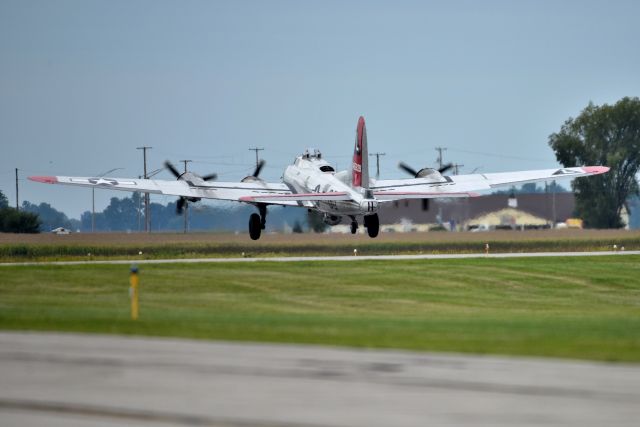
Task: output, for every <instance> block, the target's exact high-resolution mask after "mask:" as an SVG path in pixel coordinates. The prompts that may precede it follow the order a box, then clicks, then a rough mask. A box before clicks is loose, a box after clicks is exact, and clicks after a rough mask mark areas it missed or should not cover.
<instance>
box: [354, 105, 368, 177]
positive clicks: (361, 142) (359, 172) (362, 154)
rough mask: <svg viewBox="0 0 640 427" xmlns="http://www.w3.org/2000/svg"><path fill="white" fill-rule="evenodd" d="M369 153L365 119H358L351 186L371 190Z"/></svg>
mask: <svg viewBox="0 0 640 427" xmlns="http://www.w3.org/2000/svg"><path fill="white" fill-rule="evenodd" d="M368 157H369V152H368V149H367V128H366V126H365V124H364V117H362V116H360V118H359V119H358V127H357V129H356V145H355V149H354V150H353V164H352V166H351V167H352V175H351V184H352V185H353V186H354V187H364V188H369V158H368Z"/></svg>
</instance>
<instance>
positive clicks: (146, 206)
mask: <svg viewBox="0 0 640 427" xmlns="http://www.w3.org/2000/svg"><path fill="white" fill-rule="evenodd" d="M152 148H153V147H147V146H142V147H136V150H142V159H143V161H144V179H148V177H147V150H150V149H152ZM144 231H145V232H147V233H149V232H150V231H151V218H150V216H149V193H144Z"/></svg>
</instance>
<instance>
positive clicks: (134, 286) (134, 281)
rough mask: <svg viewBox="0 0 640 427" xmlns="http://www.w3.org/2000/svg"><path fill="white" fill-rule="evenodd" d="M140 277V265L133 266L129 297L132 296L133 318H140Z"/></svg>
mask: <svg viewBox="0 0 640 427" xmlns="http://www.w3.org/2000/svg"><path fill="white" fill-rule="evenodd" d="M139 284H140V278H139V277H138V266H137V265H135V264H133V265H132V266H131V274H130V275H129V285H130V287H129V297H130V298H131V320H137V319H138V285H139Z"/></svg>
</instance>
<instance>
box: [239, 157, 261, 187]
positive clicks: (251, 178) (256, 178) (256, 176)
mask: <svg viewBox="0 0 640 427" xmlns="http://www.w3.org/2000/svg"><path fill="white" fill-rule="evenodd" d="M265 164H266V162H265V161H264V160H260V161H259V162H258V164H257V165H256V168H255V169H254V171H253V173H252V174H251V175H249V176H245V177H244V178H243V179H242V181H241V182H249V181H260V178H259V176H260V172H261V171H262V168H263V167H264V165H265Z"/></svg>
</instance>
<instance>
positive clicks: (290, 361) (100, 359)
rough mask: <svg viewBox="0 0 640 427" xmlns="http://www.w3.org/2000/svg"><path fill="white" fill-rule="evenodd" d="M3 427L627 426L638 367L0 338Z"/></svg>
mask: <svg viewBox="0 0 640 427" xmlns="http://www.w3.org/2000/svg"><path fill="white" fill-rule="evenodd" d="M0 383H1V384H2V386H1V387H0V425H2V426H4V427H6V426H40V425H47V426H90V427H93V426H132V425H133V426H156V425H157V426H166V425H197V426H231V427H233V426H242V427H249V426H256V427H261V426H363V427H364V426H367V427H368V426H394V427H401V426H424V425H437V426H465V425H474V426H479V425H480V426H534V425H536V426H539V425H562V426H565V425H574V426H604V425H606V426H627V425H628V426H637V425H638V420H639V419H640V365H633V364H607V363H597V362H581V361H564V360H555V359H531V358H511V357H495V356H466V355H464V356H463V355H446V354H431V353H429V354H427V353H413V352H403V351H373V350H354V349H341V348H328V347H317V346H302V345H275V344H245V343H227V342H207V341H190V340H182V339H157V338H130V337H118V336H99V335H80V334H57V333H51V334H50V333H11V332H0Z"/></svg>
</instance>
